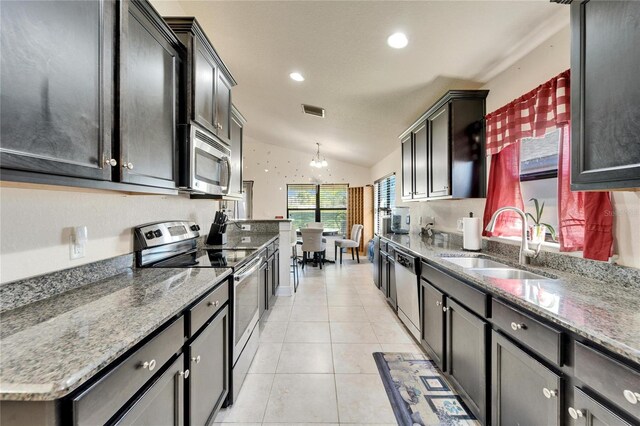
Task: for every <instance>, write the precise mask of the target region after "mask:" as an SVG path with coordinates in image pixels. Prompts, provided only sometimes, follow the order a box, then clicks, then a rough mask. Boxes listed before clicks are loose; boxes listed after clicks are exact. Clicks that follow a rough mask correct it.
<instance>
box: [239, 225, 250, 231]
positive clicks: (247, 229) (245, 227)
mask: <svg viewBox="0 0 640 426" xmlns="http://www.w3.org/2000/svg"><path fill="white" fill-rule="evenodd" d="M240 226H241V227H242V230H243V231H251V225H246V224H244V225H240Z"/></svg>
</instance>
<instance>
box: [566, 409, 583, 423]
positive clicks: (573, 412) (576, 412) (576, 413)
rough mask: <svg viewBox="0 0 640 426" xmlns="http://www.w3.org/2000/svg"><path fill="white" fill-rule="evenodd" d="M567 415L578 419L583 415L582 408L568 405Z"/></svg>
mask: <svg viewBox="0 0 640 426" xmlns="http://www.w3.org/2000/svg"><path fill="white" fill-rule="evenodd" d="M569 415H570V416H571V418H572V419H574V420H578V419H579V418H580V417H584V413H583V412H582V410H576V409H575V408H573V407H569Z"/></svg>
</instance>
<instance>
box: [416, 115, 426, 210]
mask: <svg viewBox="0 0 640 426" xmlns="http://www.w3.org/2000/svg"><path fill="white" fill-rule="evenodd" d="M427 148H428V143H427V122H424V123H422V124H421V125H420V126H418V128H417V129H415V130H414V131H413V173H414V188H413V198H426V197H427V195H428V190H429V186H428V182H429V181H428V179H429V165H428V149H427Z"/></svg>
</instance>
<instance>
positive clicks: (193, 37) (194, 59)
mask: <svg viewBox="0 0 640 426" xmlns="http://www.w3.org/2000/svg"><path fill="white" fill-rule="evenodd" d="M165 21H166V22H167V23H168V24H169V26H170V27H171V29H173V31H174V32H175V33H176V34H177V35H178V37H179V38H180V40H181V41H182V43H183V44H184V45H185V46H186V47H187V51H188V54H187V66H186V68H187V70H186V76H187V77H186V93H187V102H186V107H187V121H188V120H193V121H195V122H197V123H198V124H199V125H200V126H202V127H204V128H205V129H207V130H208V131H209V132H211V133H213V134H215V135H217V136H218V137H219V138H220V139H221V140H222V141H223V142H224V143H226V144H227V145H230V144H231V131H232V130H231V88H232V87H233V86H235V85H236V81H235V80H234V79H233V77H232V76H231V73H230V72H229V70H228V69H227V67H226V65H225V64H224V62H222V59H220V56H219V55H218V53H217V52H216V50H215V49H214V48H213V45H212V44H211V42H210V41H209V39H208V38H207V36H206V35H205V33H204V32H203V31H202V27H200V24H199V23H198V21H197V20H196V19H195V18H193V17H167V18H165ZM185 124H188V123H185Z"/></svg>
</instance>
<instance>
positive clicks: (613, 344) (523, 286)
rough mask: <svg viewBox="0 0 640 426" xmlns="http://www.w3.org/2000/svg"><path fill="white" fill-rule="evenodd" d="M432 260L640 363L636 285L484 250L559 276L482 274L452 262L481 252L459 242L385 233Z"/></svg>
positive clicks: (501, 259)
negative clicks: (513, 277)
mask: <svg viewBox="0 0 640 426" xmlns="http://www.w3.org/2000/svg"><path fill="white" fill-rule="evenodd" d="M381 237H382V238H384V239H386V240H388V241H391V242H393V243H396V244H397V245H399V246H402V247H404V248H405V249H407V250H408V251H411V252H413V253H415V254H417V255H419V256H420V257H423V258H425V259H426V260H427V261H428V262H429V263H431V264H434V265H437V267H439V268H441V269H445V270H448V271H450V272H452V273H454V274H455V275H457V276H459V277H460V278H463V279H465V280H466V281H469V282H471V283H473V284H474V285H476V286H478V287H480V288H483V289H486V290H487V291H489V292H490V293H492V294H494V295H497V296H499V297H501V298H503V299H506V300H509V301H510V302H512V303H514V304H516V305H518V306H522V307H523V308H525V309H527V310H529V311H531V312H534V313H535V314H538V315H539V316H541V317H543V318H546V319H548V320H549V321H552V322H554V323H556V324H559V325H561V326H562V327H565V328H567V329H569V330H571V331H573V332H574V333H576V334H578V335H580V336H583V337H585V338H587V339H589V340H591V341H593V342H596V343H598V344H600V345H602V346H603V347H605V348H607V349H609V350H611V351H613V352H615V353H617V354H619V355H621V356H623V357H625V358H627V359H629V360H630V361H633V362H635V363H639V364H640V310H639V309H638V306H639V301H640V292H639V291H638V290H637V288H634V287H631V288H629V287H624V286H621V285H617V284H612V283H608V282H603V281H598V280H594V279H590V278H586V277H584V276H581V275H575V274H570V273H567V272H563V271H558V270H555V269H551V268H545V267H538V266H535V267H529V266H521V265H518V264H517V262H514V261H513V260H511V259H507V258H504V257H500V256H497V255H494V254H493V253H486V252H483V253H482V255H483V256H488V257H491V258H494V259H496V260H498V261H500V262H502V263H506V264H509V265H511V266H514V267H516V268H520V269H526V270H530V271H532V272H537V273H539V274H541V275H547V276H551V277H557V279H550V280H544V281H543V280H527V281H517V280H508V279H500V278H492V277H487V276H482V275H479V274H476V273H473V272H470V271H465V269H464V268H462V267H460V266H458V265H456V264H454V263H451V262H447V261H446V257H451V256H477V254H476V253H471V252H468V251H463V250H462V247H461V246H459V245H455V244H452V243H450V242H447V241H444V240H439V239H437V238H436V239H432V240H428V241H425V240H423V238H422V237H421V236H420V235H415V234H409V235H395V234H385V235H382V236H381Z"/></svg>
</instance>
